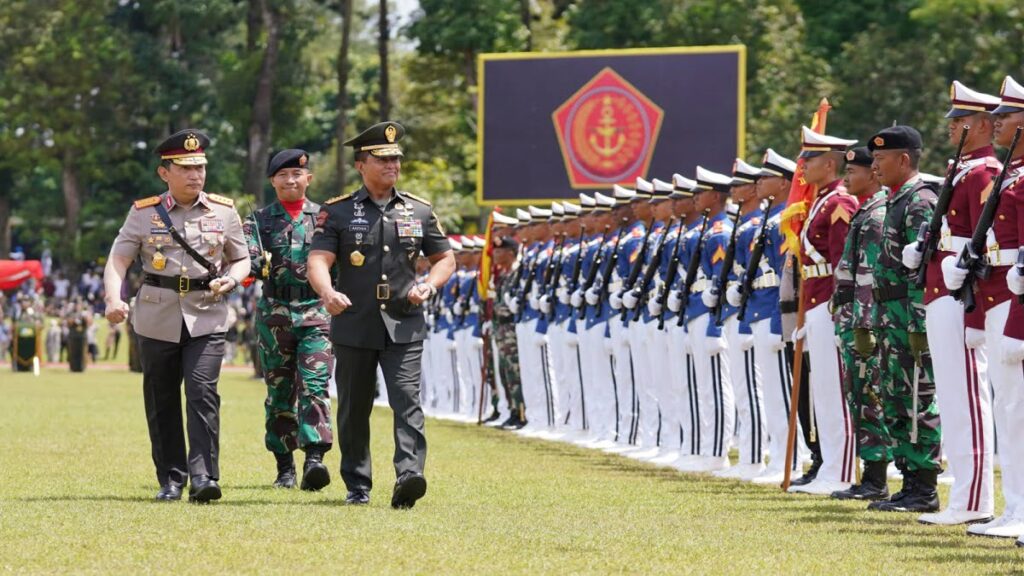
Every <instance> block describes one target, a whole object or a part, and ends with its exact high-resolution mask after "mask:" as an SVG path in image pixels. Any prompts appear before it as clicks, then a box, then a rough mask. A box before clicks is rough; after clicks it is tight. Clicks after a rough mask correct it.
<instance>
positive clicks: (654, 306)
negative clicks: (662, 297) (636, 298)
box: [647, 298, 661, 317]
mask: <svg viewBox="0 0 1024 576" xmlns="http://www.w3.org/2000/svg"><path fill="white" fill-rule="evenodd" d="M647 313H648V314H650V315H651V316H654V317H658V316H661V302H659V301H658V299H657V298H651V299H649V300H647Z"/></svg>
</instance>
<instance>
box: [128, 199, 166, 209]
mask: <svg viewBox="0 0 1024 576" xmlns="http://www.w3.org/2000/svg"><path fill="white" fill-rule="evenodd" d="M159 203H160V197H159V196H150V197H149V198H143V199H141V200H136V201H135V202H133V205H134V206H135V209H136V210H141V209H143V208H146V207H149V206H155V205H157V204H159Z"/></svg>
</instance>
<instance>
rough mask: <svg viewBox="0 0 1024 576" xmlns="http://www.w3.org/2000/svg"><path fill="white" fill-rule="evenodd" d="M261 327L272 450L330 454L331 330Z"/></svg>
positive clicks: (269, 434)
mask: <svg viewBox="0 0 1024 576" xmlns="http://www.w3.org/2000/svg"><path fill="white" fill-rule="evenodd" d="M257 329H258V331H259V345H260V361H261V362H262V364H263V379H264V381H265V382H266V383H267V400H266V403H265V407H266V429H267V435H266V445H267V450H270V451H271V452H274V453H277V454H287V453H289V452H292V451H293V450H295V449H296V448H302V449H305V448H306V447H307V446H310V445H320V446H321V447H322V448H324V449H326V450H329V449H330V447H331V445H332V444H333V443H334V434H333V432H332V430H331V399H330V397H329V396H328V394H327V379H328V376H329V373H330V360H331V343H330V340H329V338H328V333H329V330H330V328H329V327H328V326H299V327H294V326H288V325H285V326H276V325H275V326H267V325H266V324H265V323H264V322H259V323H258V324H257Z"/></svg>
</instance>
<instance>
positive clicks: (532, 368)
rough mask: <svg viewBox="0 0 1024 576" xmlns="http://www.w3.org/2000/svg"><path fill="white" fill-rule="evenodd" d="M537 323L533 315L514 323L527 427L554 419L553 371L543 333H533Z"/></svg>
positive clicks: (545, 425)
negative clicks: (530, 318) (516, 323)
mask: <svg viewBox="0 0 1024 576" xmlns="http://www.w3.org/2000/svg"><path fill="white" fill-rule="evenodd" d="M537 323H538V319H536V318H535V319H533V320H530V321H529V322H521V323H520V324H519V325H517V326H516V337H517V344H518V345H519V361H520V362H519V373H520V375H521V376H522V379H523V399H524V402H525V403H526V418H527V420H529V421H530V425H531V426H534V427H543V428H551V427H554V425H555V422H557V421H558V412H557V406H556V404H555V397H556V396H557V391H556V383H555V374H554V370H553V369H552V363H551V354H550V351H549V349H548V339H547V336H546V335H544V334H538V333H537ZM520 327H522V328H520ZM520 330H522V332H520Z"/></svg>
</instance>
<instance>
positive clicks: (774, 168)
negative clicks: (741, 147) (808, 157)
mask: <svg viewBox="0 0 1024 576" xmlns="http://www.w3.org/2000/svg"><path fill="white" fill-rule="evenodd" d="M794 174H796V162H793V161H792V160H790V159H789V158H786V157H785V156H783V155H781V154H779V153H778V152H776V151H775V150H772V149H771V148H769V149H767V150H765V152H764V159H763V160H761V176H778V177H780V178H785V179H786V180H792V179H793V175H794Z"/></svg>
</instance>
